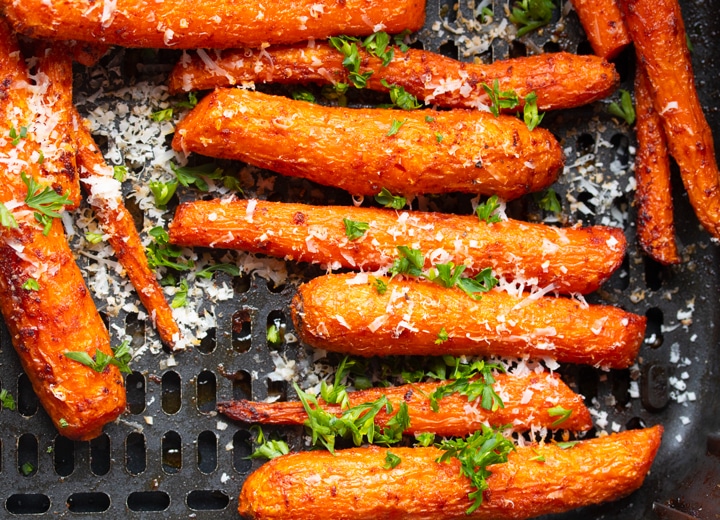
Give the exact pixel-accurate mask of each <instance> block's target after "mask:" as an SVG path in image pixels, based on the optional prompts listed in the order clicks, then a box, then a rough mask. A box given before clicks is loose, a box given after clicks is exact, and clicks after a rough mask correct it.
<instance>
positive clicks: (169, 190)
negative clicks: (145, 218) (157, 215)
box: [150, 181, 178, 209]
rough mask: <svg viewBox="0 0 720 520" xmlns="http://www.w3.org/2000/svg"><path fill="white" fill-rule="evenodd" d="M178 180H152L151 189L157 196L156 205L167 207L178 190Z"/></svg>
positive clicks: (160, 207)
mask: <svg viewBox="0 0 720 520" xmlns="http://www.w3.org/2000/svg"><path fill="white" fill-rule="evenodd" d="M177 187H178V183H177V181H170V182H162V181H150V191H151V192H152V194H153V197H155V205H156V206H157V207H158V208H159V209H165V207H166V206H167V204H168V202H170V199H172V197H173V195H175V191H176V190H177Z"/></svg>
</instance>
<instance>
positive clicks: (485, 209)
mask: <svg viewBox="0 0 720 520" xmlns="http://www.w3.org/2000/svg"><path fill="white" fill-rule="evenodd" d="M499 209H500V203H498V196H497V195H493V196H492V197H490V198H489V199H488V200H486V201H485V202H483V203H481V204H478V206H477V208H475V214H476V215H477V217H478V220H481V221H485V222H487V223H488V224H493V223H495V222H500V221H501V220H502V219H501V218H500V216H499V215H498V210H499Z"/></svg>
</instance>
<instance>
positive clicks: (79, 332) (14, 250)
mask: <svg viewBox="0 0 720 520" xmlns="http://www.w3.org/2000/svg"><path fill="white" fill-rule="evenodd" d="M26 75H27V70H26V69H25V63H24V62H23V61H22V57H21V56H20V53H19V50H18V47H17V45H16V42H15V40H14V36H13V35H12V34H11V32H10V30H9V28H8V27H7V26H6V25H5V23H4V22H2V21H0V76H1V77H2V82H0V84H1V85H3V87H2V95H1V96H0V118H2V119H3V120H4V121H5V122H6V123H7V124H8V126H9V125H10V124H12V125H13V126H15V127H16V128H19V127H20V125H21V124H22V125H28V127H33V126H32V125H33V123H35V122H37V121H40V122H41V123H44V122H46V121H48V120H51V118H52V117H53V116H52V114H49V113H48V110H51V108H50V107H46V106H41V105H33V109H32V110H31V109H29V106H30V105H29V104H28V98H30V97H31V96H32V93H31V89H28V88H27V87H24V86H23V85H22V81H24V79H25V78H26ZM35 110H40V112H39V113H36V112H35ZM33 118H35V119H33ZM40 150H41V148H40V145H39V144H38V143H37V142H36V141H35V140H31V139H28V140H27V141H26V142H25V143H24V144H23V146H22V147H21V146H16V145H13V144H12V142H11V141H10V140H7V139H3V140H2V143H1V144H0V158H1V159H2V165H3V166H2V168H0V202H1V203H2V204H3V208H4V209H5V210H6V211H7V214H5V215H3V221H4V222H6V223H7V225H0V310H1V311H2V314H3V318H4V319H5V323H6V324H7V327H8V330H9V331H10V337H11V339H12V343H13V346H14V347H15V350H16V351H17V353H18V356H19V358H20V361H21V363H22V365H23V368H24V370H25V372H26V374H27V376H28V378H29V379H30V382H31V383H32V386H33V389H34V391H35V393H36V394H37V396H38V398H39V400H40V403H41V404H42V406H43V407H44V408H45V410H46V411H47V413H48V415H49V416H50V418H51V419H52V421H53V423H54V424H55V426H56V427H57V429H58V431H59V432H60V433H61V434H62V435H64V436H66V437H68V438H71V439H76V440H87V439H91V438H93V437H96V436H97V435H99V434H100V432H101V431H102V428H103V426H104V425H105V424H106V423H108V422H110V421H113V420H115V419H116V418H117V417H118V415H119V414H120V413H122V411H123V410H124V408H125V389H124V386H123V378H122V376H121V374H120V372H119V370H118V368H117V367H115V366H113V365H110V366H107V367H106V368H105V369H104V370H103V371H102V372H96V371H94V370H93V369H91V368H90V367H88V366H85V365H83V364H81V363H79V362H77V361H74V360H72V359H70V358H68V357H66V356H65V354H66V353H67V352H84V353H87V354H88V355H89V356H91V357H94V356H95V355H96V353H97V352H102V353H103V354H105V355H107V356H112V355H113V352H112V350H111V348H110V337H109V334H108V332H107V329H106V328H105V325H104V324H103V321H102V319H101V317H100V315H99V314H98V312H97V309H96V308H95V304H94V302H93V300H92V297H91V295H90V292H89V291H88V289H87V287H86V286H85V282H84V281H83V279H82V275H81V273H80V270H79V269H78V267H77V264H76V263H75V259H74V257H73V254H72V252H71V251H70V248H69V246H68V243H67V241H66V240H65V236H64V233H63V226H62V224H61V222H60V219H58V218H53V219H52V220H51V221H50V225H49V227H48V229H47V233H46V234H45V233H44V226H42V225H40V224H39V223H38V222H37V221H36V220H35V216H34V214H35V213H38V214H39V210H36V209H35V208H34V207H33V208H31V207H29V206H28V205H27V204H26V202H25V199H26V195H27V192H28V188H27V186H26V184H25V183H24V182H23V181H22V180H21V172H25V173H26V175H27V176H28V178H32V179H34V180H35V181H36V182H38V183H40V184H41V187H42V188H46V187H47V188H48V189H49V191H52V189H51V188H49V186H48V185H47V184H42V182H43V176H42V174H41V165H40V164H39V163H38V161H37V157H38V155H39V151H40ZM3 208H0V209H3ZM8 214H9V215H10V216H11V217H12V220H10V219H8ZM13 222H14V223H15V225H13Z"/></svg>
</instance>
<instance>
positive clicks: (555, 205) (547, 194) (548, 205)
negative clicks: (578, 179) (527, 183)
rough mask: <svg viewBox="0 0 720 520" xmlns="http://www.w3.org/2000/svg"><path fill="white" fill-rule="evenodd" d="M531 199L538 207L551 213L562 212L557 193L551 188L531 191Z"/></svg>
mask: <svg viewBox="0 0 720 520" xmlns="http://www.w3.org/2000/svg"><path fill="white" fill-rule="evenodd" d="M533 199H534V200H535V203H536V204H537V205H538V206H539V207H540V209H542V210H544V211H549V212H551V213H555V214H556V215H557V214H558V213H561V212H562V205H561V204H560V200H559V199H558V196H557V193H556V192H555V190H554V189H552V188H548V189H547V190H545V191H543V192H540V193H533Z"/></svg>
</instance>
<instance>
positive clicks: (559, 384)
mask: <svg viewBox="0 0 720 520" xmlns="http://www.w3.org/2000/svg"><path fill="white" fill-rule="evenodd" d="M494 377H495V380H496V382H495V384H494V385H493V388H494V390H495V392H496V393H497V394H498V395H500V396H501V398H502V401H503V405H504V407H503V408H498V409H497V410H496V411H490V410H486V409H484V408H483V407H482V406H480V400H479V399H478V400H475V401H472V402H470V403H468V398H467V397H466V396H464V395H460V394H458V393H454V394H451V395H448V396H446V397H443V398H442V399H440V400H438V411H437V412H434V411H432V409H431V408H430V399H429V396H430V395H431V394H432V393H433V392H434V391H435V390H436V389H437V388H438V387H440V386H442V385H445V384H448V383H451V381H442V382H436V383H435V382H434V383H413V384H408V385H402V386H395V387H387V388H371V389H368V390H360V391H357V392H348V398H349V400H350V406H351V407H352V406H357V405H359V404H362V403H369V402H373V401H376V400H377V399H379V398H381V397H382V396H385V397H387V399H388V401H390V404H392V407H393V410H395V411H397V409H398V406H399V405H400V404H401V403H406V404H407V406H408V415H409V416H410V426H409V427H408V428H407V429H406V430H405V433H409V434H413V433H420V432H431V433H435V434H437V435H440V436H447V437H452V436H459V437H464V436H465V435H469V434H471V433H473V432H474V431H476V430H479V429H481V427H482V426H481V425H482V424H490V425H491V426H494V427H501V426H506V425H511V427H512V429H513V430H515V431H524V430H529V429H530V427H531V426H536V427H543V428H562V429H564V430H583V431H584V430H589V429H590V428H591V427H592V419H591V418H590V412H589V411H588V410H587V408H586V406H585V404H584V403H583V398H582V396H580V395H577V394H575V393H574V392H573V391H572V390H570V388H568V386H567V385H566V384H565V383H564V382H563V381H562V380H561V379H560V378H559V377H558V376H557V375H551V374H548V373H542V374H529V375H524V376H512V375H505V374H497V375H495V376H494ZM318 401H319V403H320V404H321V406H322V408H323V409H324V410H326V411H328V412H330V413H334V414H336V415H338V416H339V415H340V414H341V413H342V410H341V409H340V405H336V404H327V403H325V402H324V401H322V400H321V399H318ZM557 406H560V407H562V408H564V409H565V410H571V412H570V415H569V417H568V419H567V420H564V421H560V424H556V423H558V422H559V421H558V417H557V416H552V415H550V414H549V413H548V410H549V409H551V408H555V407H557ZM218 410H219V411H220V413H223V414H225V415H227V416H228V417H230V418H232V419H235V420H236V421H243V422H248V423H260V424H283V425H297V424H303V422H304V421H306V420H307V418H308V416H307V413H305V409H304V408H303V405H302V403H301V402H300V401H292V402H275V403H263V402H252V401H245V400H239V401H228V402H221V403H218ZM393 416H394V414H388V413H386V410H385V409H384V408H383V409H382V410H381V411H380V412H378V414H377V415H376V416H375V423H376V424H377V425H378V426H381V427H385V425H386V424H387V421H388V420H389V419H390V418H391V417H393Z"/></svg>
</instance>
